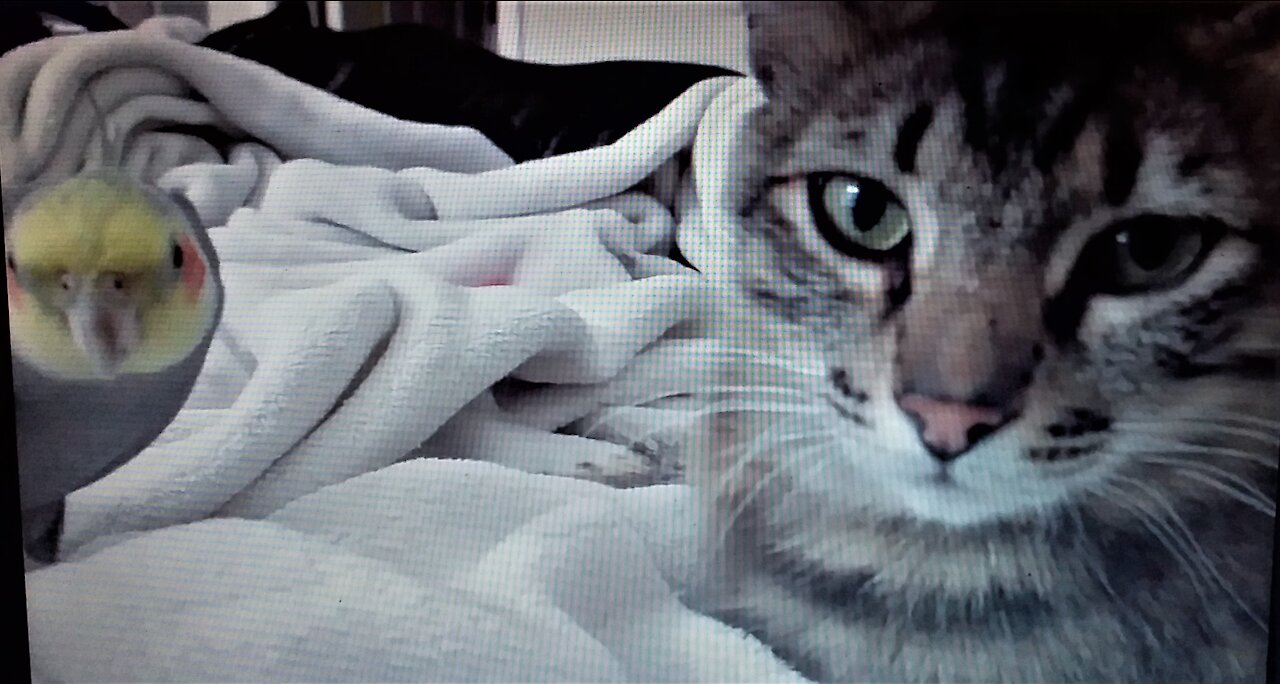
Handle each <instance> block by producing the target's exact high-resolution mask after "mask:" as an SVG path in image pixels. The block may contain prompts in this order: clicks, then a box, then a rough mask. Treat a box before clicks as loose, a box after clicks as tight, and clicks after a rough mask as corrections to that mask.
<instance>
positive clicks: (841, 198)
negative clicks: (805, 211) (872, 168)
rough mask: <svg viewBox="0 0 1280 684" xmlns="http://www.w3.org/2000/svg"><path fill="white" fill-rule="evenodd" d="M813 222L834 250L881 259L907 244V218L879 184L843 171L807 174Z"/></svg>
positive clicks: (864, 257)
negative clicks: (840, 172)
mask: <svg viewBox="0 0 1280 684" xmlns="http://www.w3.org/2000/svg"><path fill="white" fill-rule="evenodd" d="M809 206H810V210H811V211H812V212H813V218H814V224H815V225H816V227H817V229H818V232H819V234H821V235H822V237H823V239H825V240H826V241H827V242H828V243H829V244H830V245H831V246H832V247H833V248H835V249H836V250H837V251H839V252H841V253H843V254H845V255H846V256H851V257H855V258H859V259H868V260H871V261H882V260H884V259H886V258H888V257H889V256H891V255H893V254H897V252H898V251H900V249H899V248H902V247H905V246H906V245H907V244H908V239H907V238H908V237H910V235H911V217H910V216H909V215H908V214H907V209H906V207H904V206H902V202H901V201H900V200H899V199H898V198H897V197H896V196H895V195H894V194H893V193H892V192H890V191H889V189H888V188H886V187H885V186H884V185H883V184H881V183H878V182H876V181H874V180H870V179H867V178H859V177H857V176H851V175H846V174H815V175H813V176H810V177H809Z"/></svg>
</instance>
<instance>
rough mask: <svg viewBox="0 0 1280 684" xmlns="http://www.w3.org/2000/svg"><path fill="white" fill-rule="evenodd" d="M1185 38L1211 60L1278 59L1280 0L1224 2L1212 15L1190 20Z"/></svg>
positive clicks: (1198, 53)
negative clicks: (1276, 57)
mask: <svg viewBox="0 0 1280 684" xmlns="http://www.w3.org/2000/svg"><path fill="white" fill-rule="evenodd" d="M1182 38H1183V41H1184V43H1185V44H1186V46H1187V48H1188V50H1189V51H1190V52H1191V53H1192V54H1193V55H1194V56H1195V57H1196V58H1198V59H1200V60H1202V61H1204V62H1207V63H1213V64H1218V65H1222V66H1228V67H1234V66H1237V65H1238V63H1239V62H1241V61H1245V62H1248V61H1251V60H1253V59H1256V58H1258V57H1262V58H1264V59H1265V58H1268V57H1270V58H1272V59H1274V57H1275V55H1276V51H1277V50H1280V2H1274V1H1271V0H1261V1H1255V2H1232V3H1223V4H1222V5H1221V6H1220V9H1218V10H1217V12H1215V13H1214V14H1213V15H1212V16H1210V17H1207V18H1201V19H1200V20H1198V21H1194V20H1193V21H1191V22H1189V24H1188V25H1187V26H1186V27H1185V29H1184V30H1183V32H1182Z"/></svg>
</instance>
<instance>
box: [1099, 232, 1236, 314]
mask: <svg viewBox="0 0 1280 684" xmlns="http://www.w3.org/2000/svg"><path fill="white" fill-rule="evenodd" d="M1224 232H1225V229H1224V227H1223V226H1222V225H1221V224H1220V223H1218V222H1216V221H1213V220H1209V219H1200V218H1185V217H1184V218H1173V217H1169V216H1156V215H1144V216H1138V217H1135V218H1131V219H1126V220H1124V221H1121V222H1119V223H1116V224H1115V225H1113V226H1111V227H1110V228H1108V229H1107V230H1105V231H1103V232H1102V233H1100V234H1098V235H1097V236H1095V237H1094V238H1093V239H1092V240H1090V241H1089V243H1088V244H1087V245H1086V246H1085V248H1084V251H1083V252H1082V253H1081V255H1080V260H1079V261H1078V262H1077V266H1076V268H1077V269H1081V270H1083V271H1084V272H1087V273H1088V274H1090V278H1091V279H1092V281H1093V282H1094V289H1095V290H1096V291H1097V292H1100V293H1103V294H1114V295H1125V294H1137V293H1141V292H1149V291H1152V290H1161V289H1167V288H1171V287H1174V286H1176V285H1178V284H1180V283H1182V282H1183V281H1184V280H1186V279H1187V278H1188V277H1190V276H1191V274H1192V273H1194V272H1195V271H1196V269H1197V268H1199V267H1200V264H1201V263H1203V262H1204V259H1205V257H1207V256H1208V255H1209V252H1210V251H1211V250H1212V249H1213V247H1214V245H1216V244H1217V242H1218V240H1219V239H1221V237H1222V235H1223V234H1224Z"/></svg>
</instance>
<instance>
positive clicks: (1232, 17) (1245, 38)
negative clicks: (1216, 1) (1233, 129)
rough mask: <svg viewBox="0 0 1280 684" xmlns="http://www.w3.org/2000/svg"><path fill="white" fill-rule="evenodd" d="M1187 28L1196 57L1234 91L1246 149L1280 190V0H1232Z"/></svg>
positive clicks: (1234, 111)
mask: <svg viewBox="0 0 1280 684" xmlns="http://www.w3.org/2000/svg"><path fill="white" fill-rule="evenodd" d="M1233 5H1234V6H1233V7H1231V8H1230V9H1229V10H1224V14H1223V15H1222V16H1220V17H1216V18H1214V20H1212V21H1207V22H1200V23H1199V24H1197V25H1194V26H1192V27H1190V28H1189V29H1188V30H1187V31H1185V32H1184V34H1183V38H1184V41H1185V45H1186V47H1187V49H1188V51H1189V53H1190V54H1191V56H1192V58H1193V59H1195V60H1197V61H1199V62H1200V63H1201V64H1204V65H1206V66H1207V67H1208V68H1209V69H1210V70H1211V72H1212V73H1213V74H1214V77H1215V79H1216V80H1217V81H1218V82H1219V83H1220V84H1222V86H1223V87H1224V88H1225V89H1226V91H1227V92H1229V93H1230V97H1229V98H1228V101H1227V102H1226V103H1225V104H1226V108H1227V114H1228V116H1229V117H1231V118H1232V119H1234V120H1235V122H1236V124H1237V126H1238V127H1239V130H1241V132H1242V134H1243V135H1244V136H1245V144H1244V154H1245V155H1246V156H1247V157H1250V158H1252V159H1253V160H1254V161H1255V162H1256V163H1257V164H1258V165H1259V167H1260V168H1262V169H1264V171H1263V173H1262V176H1264V177H1267V178H1269V179H1271V180H1269V182H1268V183H1267V185H1268V188H1267V189H1266V190H1265V192H1280V183H1277V182H1276V181H1275V180H1274V179H1277V178H1280V98H1277V97H1276V93H1277V92H1280V2H1245V3H1233Z"/></svg>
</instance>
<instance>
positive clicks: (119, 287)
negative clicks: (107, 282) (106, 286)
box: [111, 276, 125, 290]
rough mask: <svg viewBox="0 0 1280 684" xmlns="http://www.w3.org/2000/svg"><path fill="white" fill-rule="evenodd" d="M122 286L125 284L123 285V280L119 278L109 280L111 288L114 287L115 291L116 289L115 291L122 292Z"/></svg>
mask: <svg viewBox="0 0 1280 684" xmlns="http://www.w3.org/2000/svg"><path fill="white" fill-rule="evenodd" d="M124 284H125V283H124V278H122V277H120V276H116V277H114V278H112V279H111V287H114V288H115V289H117V290H123V289H124Z"/></svg>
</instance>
